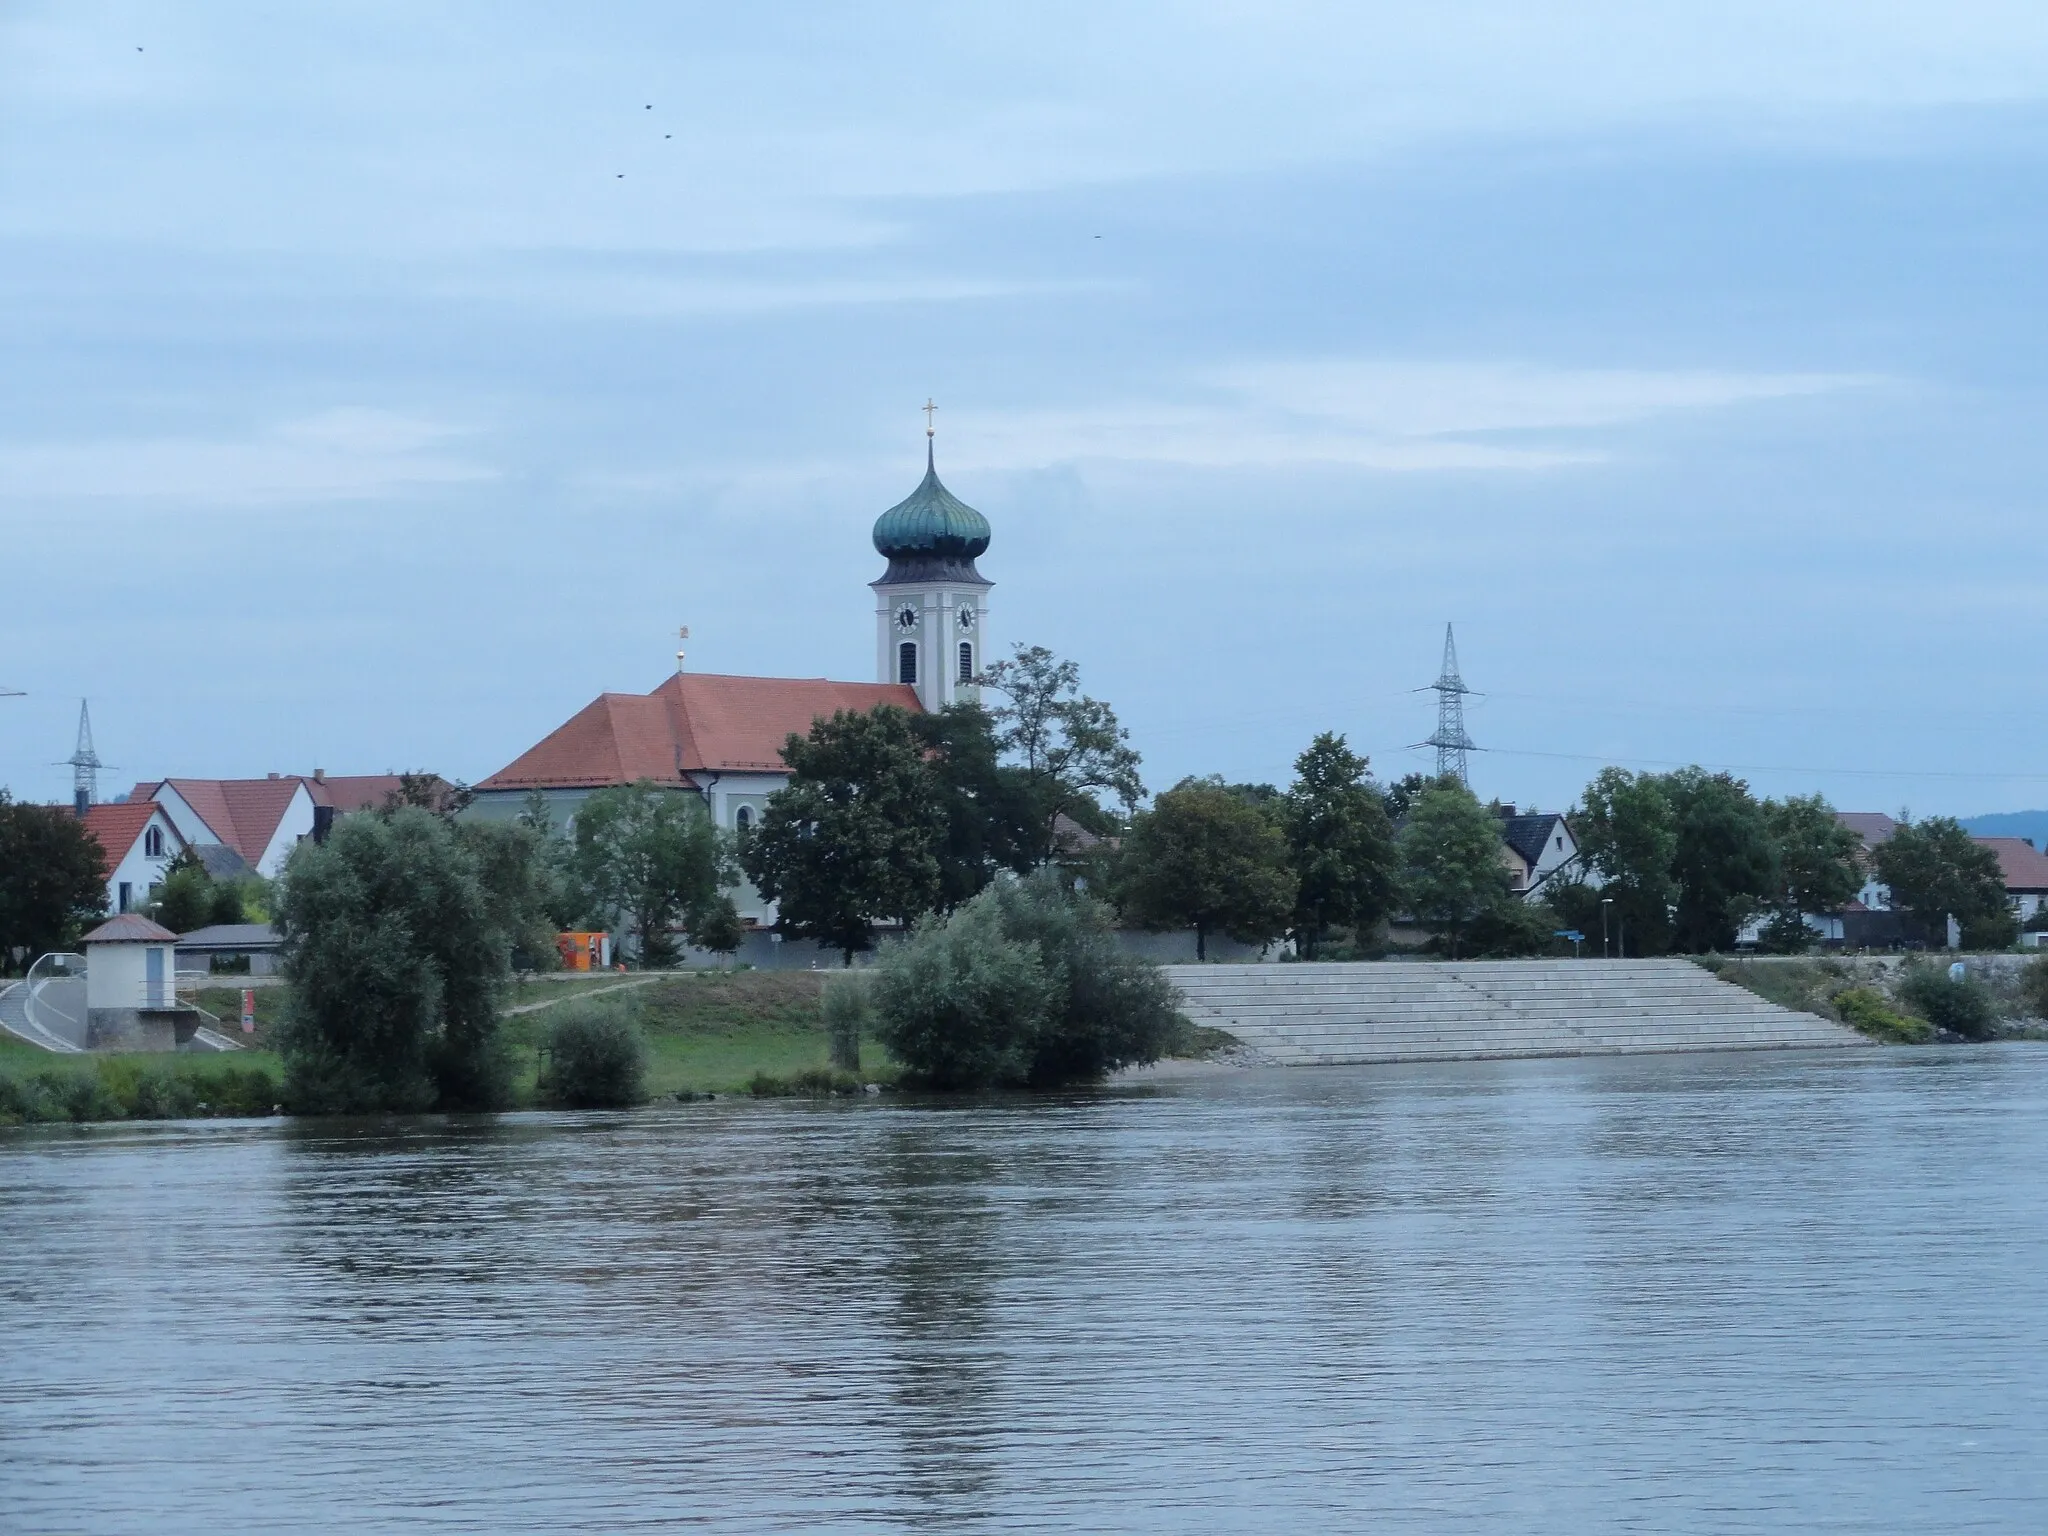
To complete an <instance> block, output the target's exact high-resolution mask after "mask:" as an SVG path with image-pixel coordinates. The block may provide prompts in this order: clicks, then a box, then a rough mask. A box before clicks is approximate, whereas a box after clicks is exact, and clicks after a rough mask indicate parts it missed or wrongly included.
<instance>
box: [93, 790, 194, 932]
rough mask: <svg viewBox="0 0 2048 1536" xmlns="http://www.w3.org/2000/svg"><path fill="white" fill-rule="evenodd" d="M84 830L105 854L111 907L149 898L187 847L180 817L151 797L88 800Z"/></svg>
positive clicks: (127, 907)
mask: <svg viewBox="0 0 2048 1536" xmlns="http://www.w3.org/2000/svg"><path fill="white" fill-rule="evenodd" d="M85 830H86V831H87V832H89V833H90V834H91V835H92V838H93V841H94V842H96V843H98V844H99V845H100V851H101V852H102V853H104V854H105V855H106V861H107V905H106V910H107V911H109V912H113V913H117V914H118V913H122V912H132V911H134V910H135V909H136V908H138V907H140V906H142V905H144V904H145V903H146V902H148V900H149V898H150V893H151V892H152V891H154V890H155V889H156V888H157V887H158V886H159V885H161V884H163V880H164V871H165V870H166V869H167V868H169V867H170V863H171V860H173V859H175V858H176V857H177V856H178V855H179V854H180V853H183V852H184V851H185V847H186V839H185V837H184V836H183V834H182V833H180V832H179V830H178V827H177V823H175V822H174V821H172V819H171V818H170V816H169V815H168V814H166V812H165V810H164V808H163V807H162V806H159V805H153V804H151V803H149V802H148V801H129V802H126V803H121V804H113V805H92V806H87V807H86V811H85Z"/></svg>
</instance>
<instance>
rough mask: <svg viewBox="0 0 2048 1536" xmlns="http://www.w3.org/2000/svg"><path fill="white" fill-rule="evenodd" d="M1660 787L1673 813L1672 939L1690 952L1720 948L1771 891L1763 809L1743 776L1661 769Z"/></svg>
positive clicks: (1772, 880) (1769, 846) (1772, 874)
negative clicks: (1675, 896)
mask: <svg viewBox="0 0 2048 1536" xmlns="http://www.w3.org/2000/svg"><path fill="white" fill-rule="evenodd" d="M1662 788H1663V792H1664V798H1665V800H1666V802H1667V803H1668V804H1669V805H1670V807H1671V815H1672V833H1673V847H1672V853H1671V878H1672V882H1673V884H1674V885H1676V887H1677V900H1676V901H1675V903H1674V904H1673V905H1674V908H1675V911H1674V913H1673V934H1672V937H1673V941H1674V942H1675V944H1676V946H1677V947H1678V948H1680V949H1683V950H1687V951H1689V952H1691V953H1694V954H1704V953H1707V952H1708V951H1710V950H1719V949H1727V948H1729V947H1730V946H1732V945H1733V944H1734V942H1735V934H1736V930H1737V929H1739V928H1740V927H1741V926H1742V924H1743V922H1744V920H1745V919H1747V918H1748V917H1749V916H1750V914H1752V913H1753V912H1756V911H1757V910H1758V909H1759V908H1761V907H1764V906H1767V905H1768V904H1769V903H1770V900H1771V897H1772V894H1773V886H1774V883H1775V878H1776V872H1775V869H1774V861H1773V857H1772V855H1773V851H1774V850H1773V845H1772V841H1771V836H1770V830H1769V827H1768V824H1767V822H1766V820H1765V817H1764V812H1763V808H1762V807H1761V806H1759V805H1758V804H1757V803H1756V800H1755V798H1754V797H1752V796H1751V794H1750V792H1749V786H1748V785H1747V784H1745V783H1744V782H1743V781H1742V780H1740V779H1738V778H1734V777H1732V776H1731V775H1729V774H1726V773H1708V772H1707V771H1706V770H1705V769H1704V768H1700V767H1691V768H1681V769H1679V770H1678V771H1677V772H1675V773H1669V774H1666V775H1664V776H1663V783H1662Z"/></svg>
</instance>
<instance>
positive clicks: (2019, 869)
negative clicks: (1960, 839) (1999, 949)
mask: <svg viewBox="0 0 2048 1536" xmlns="http://www.w3.org/2000/svg"><path fill="white" fill-rule="evenodd" d="M1971 841H1972V842H1975V843H1982V844H1983V845H1984V846H1985V847H1986V848H1989V849H1990V850H1991V851H1992V852H1993V853H1994V854H1996V855H1997V856H1998V872H1999V874H2000V875H2001V876H2002V877H2003V878H2004V880H2005V899H2006V901H2007V903H2008V904H2009V905H2010V906H2011V907H2012V910H2013V915H2014V916H2016V917H2017V918H2018V919H2019V920H2020V921H2021V922H2023V923H2024V922H2026V921H2027V920H2028V919H2030V918H2032V917H2035V916H2038V915H2039V914H2040V912H2041V911H2042V909H2043V908H2048V854H2044V853H2042V852H2041V850H2040V849H2038V848H2036V847H2035V846H2034V845H2033V843H2032V842H2031V841H2030V840H2029V839H2027V838H2024V837H1976V838H1972V839H1971Z"/></svg>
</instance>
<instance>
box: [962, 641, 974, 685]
mask: <svg viewBox="0 0 2048 1536" xmlns="http://www.w3.org/2000/svg"><path fill="white" fill-rule="evenodd" d="M960 681H961V682H963V683H971V682H973V681H974V647H973V645H971V644H970V643H969V642H967V641H965V640H962V641H961V642H960Z"/></svg>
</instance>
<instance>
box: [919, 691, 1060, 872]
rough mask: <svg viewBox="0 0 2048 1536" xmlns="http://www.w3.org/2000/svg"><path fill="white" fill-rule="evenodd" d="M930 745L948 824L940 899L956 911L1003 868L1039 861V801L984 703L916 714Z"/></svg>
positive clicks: (941, 851)
mask: <svg viewBox="0 0 2048 1536" xmlns="http://www.w3.org/2000/svg"><path fill="white" fill-rule="evenodd" d="M909 719H910V727H911V730H912V731H913V732H914V733H915V735H916V736H917V739H918V740H919V741H920V742H922V743H923V745H924V748H925V765H926V767H927V768H929V769H930V771H931V781H932V795H933V798H934V801H935V803H936V806H937V809H938V811H939V813H940V815H941V818H942V824H943V830H942V832H941V834H940V837H939V840H938V843H937V846H936V848H935V849H934V854H935V856H936V857H937V859H938V862H939V883H938V893H937V897H936V899H935V905H937V906H938V907H939V908H940V909H942V910H948V911H950V910H951V909H952V908H954V907H957V906H958V905H959V904H960V903H961V902H963V901H966V900H967V899H968V898H969V897H971V896H973V895H974V894H975V893H976V892H978V891H980V890H981V889H982V887H983V886H985V885H987V884H988V883H989V881H990V880H992V879H994V878H995V876H996V873H997V872H998V871H1000V870H1006V869H1007V870H1014V871H1017V872H1018V873H1022V872H1023V871H1025V870H1028V869H1030V868H1031V867H1032V865H1033V864H1034V863H1035V862H1036V861H1037V851H1038V848H1039V826H1038V810H1037V803H1036V801H1035V799H1034V797H1033V794H1032V788H1031V783H1030V780H1029V777H1028V775H1027V774H1026V773H1025V772H1024V771H1023V769H1021V768H1018V767H1013V766H1009V765H1006V764H1004V763H1003V762H1002V761H1001V750H1002V749H1001V744H1000V743H999V742H998V740H997V737H996V728H995V717H994V716H993V715H991V714H990V713H989V712H988V711H987V710H986V709H983V708H982V707H981V706H980V705H979V704H950V705H948V706H947V707H946V708H944V709H942V710H939V711H938V712H937V713H935V714H924V715H912V716H910V717H909Z"/></svg>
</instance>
